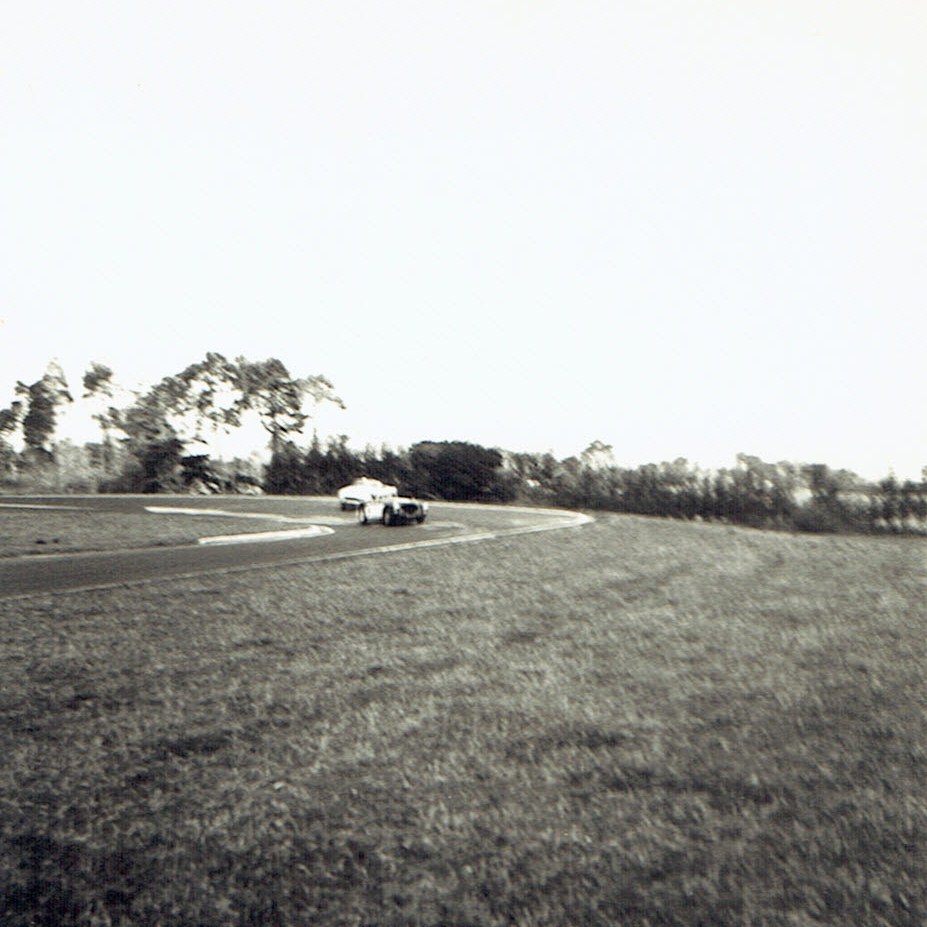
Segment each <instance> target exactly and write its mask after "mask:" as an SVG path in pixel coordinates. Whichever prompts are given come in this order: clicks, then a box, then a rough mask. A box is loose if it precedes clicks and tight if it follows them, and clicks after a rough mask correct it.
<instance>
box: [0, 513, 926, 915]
mask: <svg viewBox="0 0 927 927" xmlns="http://www.w3.org/2000/svg"><path fill="white" fill-rule="evenodd" d="M925 553H927V547H925V544H924V543H923V542H922V541H918V540H908V541H898V540H892V539H881V540H880V539H834V538H809V537H791V536H788V535H783V534H763V533H759V532H750V531H746V530H735V529H728V528H719V527H708V526H697V525H686V524H679V523H672V522H663V521H648V520H645V519H636V518H629V517H606V518H604V519H601V520H600V521H598V522H597V523H596V524H594V525H591V526H588V527H585V528H582V529H580V530H574V531H569V532H563V533H558V532H554V533H550V534H542V535H531V536H523V537H518V538H510V539H508V540H504V541H501V540H500V541H495V542H491V543H488V544H485V545H479V546H467V547H456V546H455V547H447V548H436V549H432V550H429V551H422V552H414V553H413V552H406V553H403V554H401V555H396V556H394V557H392V556H391V557H386V558H384V557H378V558H373V559H370V560H355V561H351V562H332V563H326V564H316V565H313V566H311V567H310V566H307V567H305V568H287V569H278V570H271V571H266V572H260V573H251V574H241V575H236V576H223V577H222V579H221V581H220V580H211V579H209V578H202V579H198V580H184V581H182V582H179V583H178V584H177V586H176V588H175V589H173V590H171V591H169V592H165V591H164V590H161V589H156V588H153V587H152V588H147V587H144V588H136V589H133V590H131V591H127V590H106V591H100V592H94V593H81V594H80V595H70V596H57V597H49V598H47V599H45V600H42V599H35V600H29V601H18V602H7V603H0V635H2V641H3V647H2V651H0V669H2V672H3V679H4V685H3V692H2V704H0V722H2V726H0V750H2V755H3V756H4V757H6V760H5V763H4V765H3V768H2V771H0V843H2V852H0V862H2V866H3V870H2V880H0V902H2V904H3V911H4V916H5V920H4V923H8V924H11V925H16V927H25V925H52V924H54V925H70V924H86V925H104V924H121V925H127V927H128V925H156V924H159V925H165V927H166V925H171V927H174V925H189V924H196V925H204V927H211V925H228V924H231V925H303V924H323V925H335V924H338V925H362V924H364V925H374V924H377V925H393V927H399V925H408V927H411V925H438V924H442V925H464V924H468V925H503V924H518V925H545V927H548V925H566V924H581V925H593V924H600V925H615V924H622V925H634V927H644V925H738V927H740V925H752V927H759V925H783V927H784V925H809V927H810V925H819V924H832V925H838V924H839V925H848V924H853V925H857V927H865V925H893V927H894V925H898V927H901V925H910V927H914V925H922V924H924V923H927V858H925V856H924V853H925V837H924V835H925V833H927V781H925V771H927V760H925V757H927V754H925V746H927V737H925V735H927V712H925V707H927V705H925V702H927V689H925V685H924V680H923V667H924V665H925V656H927V654H925V649H927V635H925V630H927V628H925V624H927V616H925V610H924V608H923V602H924V593H925Z"/></svg>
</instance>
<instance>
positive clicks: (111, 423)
mask: <svg viewBox="0 0 927 927" xmlns="http://www.w3.org/2000/svg"><path fill="white" fill-rule="evenodd" d="M83 385H84V394H83V397H82V398H84V399H93V398H100V399H103V400H110V401H112V399H113V371H112V370H111V369H110V368H109V367H107V366H106V364H100V363H98V362H97V361H94V362H93V363H92V364H91V365H90V366H89V367H88V368H87V370H86V371H85V372H84V378H83ZM93 420H94V421H95V422H96V423H97V424H98V425H99V426H100V432H101V433H102V435H103V460H102V463H103V472H104V473H109V472H110V471H111V470H112V467H113V456H114V455H113V439H112V431H113V430H114V429H115V428H118V424H119V410H118V409H116V408H115V407H114V406H112V405H110V406H108V407H107V408H106V409H105V410H104V411H100V412H96V413H94V414H93Z"/></svg>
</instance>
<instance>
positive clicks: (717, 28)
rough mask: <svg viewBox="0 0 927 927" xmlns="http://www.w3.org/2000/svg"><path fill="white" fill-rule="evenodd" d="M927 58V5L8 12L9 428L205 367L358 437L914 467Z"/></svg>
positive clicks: (920, 387)
mask: <svg viewBox="0 0 927 927" xmlns="http://www.w3.org/2000/svg"><path fill="white" fill-rule="evenodd" d="M925 47H927V5H925V4H924V3H923V2H921V0H912V2H908V0H890V2H888V3H885V2H862V0H838V2H828V0H820V2H815V0H748V2H743V0H699V2H698V3H693V2H691V0H635V2H631V0H609V2H601V3H599V2H582V0H571V2H554V0H549V2H545V0H537V2H528V0H520V2H516V0H511V2H506V0H496V2H492V3H488V2H479V0H467V2H456V0H447V2H438V3H435V2H413V0H404V2H388V0H377V2H351V0H338V2H316V0H301V2H274V0H269V2H266V3H260V4H257V3H253V2H248V3H244V2H237V0H223V2H221V3H220V2H203V0H184V2H157V3H132V4H126V3H123V2H77V3H65V2H55V3H48V2H42V0H35V2H33V0H30V2H28V3H27V2H25V0H9V2H7V3H6V4H5V5H4V14H3V29H2V30H0V215H2V220H0V407H2V406H4V405H6V404H7V403H8V401H9V400H10V399H12V390H13V386H14V384H15V382H16V381H17V380H23V381H26V382H32V381H33V380H36V379H38V378H39V377H40V376H41V375H42V373H43V372H44V370H45V367H46V365H47V364H48V362H49V361H50V360H52V359H56V360H57V361H58V362H60V364H61V365H62V366H63V368H64V370H65V372H66V374H67V376H68V378H69V381H70V382H71V385H72V388H73V390H74V392H76V393H79V392H80V378H81V375H82V373H83V371H84V370H85V369H86V368H87V366H88V365H89V364H90V363H91V362H92V361H97V362H101V363H105V364H107V365H109V366H110V367H111V368H112V369H113V370H114V371H115V375H116V379H117V380H119V381H120V382H122V383H124V384H126V385H130V386H131V385H134V384H145V383H152V382H154V381H157V380H159V379H160V378H161V377H163V376H165V375H168V374H172V373H176V372H178V371H180V370H181V369H183V368H184V367H186V366H187V365H188V364H190V363H193V362H194V361H196V360H199V359H201V358H202V357H203V356H204V355H205V353H206V352H207V351H215V352H219V353H222V354H225V355H226V356H228V357H237V356H240V355H243V356H246V357H248V358H249V359H252V360H257V359H263V358H267V357H278V358H280V359H281V360H283V361H284V363H286V364H287V366H288V367H289V369H290V371H291V372H292V373H293V374H294V375H300V376H302V375H309V374H324V375H325V376H327V377H328V378H329V379H330V380H331V381H332V382H333V383H334V385H335V387H336V390H337V392H338V393H339V394H340V395H341V397H342V398H343V399H344V401H345V403H346V405H347V408H346V409H345V410H344V411H340V410H336V409H334V408H328V409H320V410H318V414H317V418H316V420H315V422H316V427H317V428H318V430H319V431H320V433H322V434H323V435H325V434H346V435H348V437H349V443H350V444H351V446H354V447H357V448H362V447H364V446H365V445H366V444H368V443H372V444H375V445H379V444H380V443H382V442H386V443H388V444H390V445H391V446H393V447H403V446H406V447H407V446H409V445H410V444H412V443H414V442H415V441H419V440H464V441H472V442H475V443H479V444H483V445H486V446H494V447H501V448H505V449H509V450H516V451H536V452H546V451H551V452H553V453H554V454H555V455H556V456H558V457H565V456H568V455H572V454H579V453H580V452H581V451H582V450H583V449H584V448H585V447H586V446H587V445H589V444H590V443H591V442H592V441H594V440H599V441H603V442H605V443H606V444H610V445H612V446H613V448H614V455H615V458H616V460H617V461H618V462H619V463H621V464H622V465H627V466H636V465H638V464H641V463H647V462H659V461H663V460H673V459H676V458H678V457H685V458H687V459H689V460H690V461H691V462H692V463H695V464H699V465H701V466H705V467H716V466H731V465H733V464H734V462H735V458H736V455H737V454H738V453H741V452H743V453H748V454H755V455H757V456H759V457H762V458H763V459H764V460H769V461H779V460H791V461H795V462H823V463H827V464H829V465H831V466H833V467H838V468H840V467H846V468H848V469H851V470H854V471H856V472H857V473H859V474H861V475H863V476H869V477H872V478H878V477H881V476H884V475H886V474H887V473H888V472H889V471H890V470H893V471H894V472H895V473H896V474H897V475H898V476H899V477H904V478H908V477H911V478H914V477H918V476H919V475H920V472H921V468H922V467H923V466H924V465H925V464H927V414H925V405H927V403H925V400H927V364H925V362H924V354H925V350H924V346H925V342H927V313H925V311H924V309H925V307H924V294H925V292H927V287H925V284H927V260H925V250H927V170H925V167H927V165H925V158H927V106H925V103H927V59H925V56H924V48H925ZM77 405H78V404H75V408H74V409H73V410H72V411H71V412H69V413H68V418H67V419H66V420H65V421H63V422H62V430H63V431H67V429H68V428H70V429H71V430H72V431H73V432H74V433H75V434H78V432H79V430H80V428H81V427H83V426H81V425H80V422H79V418H80V414H82V413H80V412H79V411H78V409H77ZM85 418H86V415H85ZM92 437H93V436H92V435H91V434H88V435H86V436H85V437H84V439H85V440H86V439H87V438H92ZM264 438H266V435H265V436H263V437H259V436H256V435H254V436H252V438H248V439H247V440H252V441H253V443H257V444H259V443H260V442H261V441H262V440H263V439H264ZM224 440H225V441H226V442H227V441H228V440H230V439H224ZM237 440H241V441H245V436H239V437H238V439H237ZM226 450H227V447H226Z"/></svg>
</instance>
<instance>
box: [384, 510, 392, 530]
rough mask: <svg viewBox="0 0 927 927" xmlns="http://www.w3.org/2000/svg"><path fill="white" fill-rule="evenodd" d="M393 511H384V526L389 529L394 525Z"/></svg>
mask: <svg viewBox="0 0 927 927" xmlns="http://www.w3.org/2000/svg"><path fill="white" fill-rule="evenodd" d="M393 521H394V519H393V510H392V509H391V508H389V507H387V508H385V509H383V524H384V525H386V526H387V527H388V528H389V527H391V526H392V524H393Z"/></svg>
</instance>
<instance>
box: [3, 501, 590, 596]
mask: <svg viewBox="0 0 927 927" xmlns="http://www.w3.org/2000/svg"><path fill="white" fill-rule="evenodd" d="M10 505H14V506H16V507H17V508H20V507H27V508H33V507H34V508H54V509H58V510H59V511H67V512H70V513H71V514H72V515H73V517H75V518H79V517H80V516H81V514H82V513H87V512H103V513H111V514H118V513H132V514H138V513H147V514H148V515H150V517H151V518H196V514H193V512H194V511H200V512H201V513H202V514H205V513H206V510H221V511H222V512H223V513H226V514H229V515H230V516H234V515H244V516H249V517H251V518H254V517H256V516H259V515H264V514H270V515H275V516H277V517H281V516H282V517H285V518H286V519H287V522H286V524H281V525H280V527H281V528H293V529H294V530H296V529H299V528H300V527H302V528H306V527H308V526H310V525H318V526H320V527H322V528H323V529H325V531H324V533H318V534H315V535H314V536H311V537H289V536H285V537H283V538H281V537H280V532H274V534H276V535H277V539H276V540H272V541H270V540H266V539H265V538H262V537H261V535H260V534H249V535H247V536H246V535H244V534H240V535H237V536H236V537H235V539H234V541H233V542H223V543H198V544H184V545H177V546H158V547H146V548H131V549H121V550H106V551H99V552H92V553H70V554H34V555H27V556H19V557H9V558H0V598H16V597H20V596H30V595H38V594H43V593H52V592H73V591H79V590H89V589H100V588H107V587H114V586H126V585H132V584H135V583H143V582H164V581H166V580H170V579H176V578H179V577H183V576H195V575H199V574H203V573H223V572H238V571H242V570H254V569H260V568H262V567H264V568H266V567H273V566H282V565H286V564H294V565H295V564H308V563H314V562H316V563H317V562H323V561H326V560H340V559H346V558H350V557H363V556H373V555H377V554H392V555H396V554H401V553H402V552H403V551H407V550H415V549H420V548H426V547H433V546H439V545H446V544H458V543H476V542H480V541H488V540H492V539H494V538H499V537H506V536H510V535H515V534H525V533H530V532H536V531H549V530H555V529H563V528H571V527H577V526H579V525H581V524H584V523H585V522H588V521H590V519H589V518H588V517H586V516H583V515H580V514H578V513H576V512H568V511H561V510H551V509H524V508H515V507H510V506H483V505H466V504H460V505H457V504H453V503H434V504H432V505H431V508H430V511H429V514H428V520H427V521H426V522H425V524H423V525H408V526H401V527H393V528H387V527H385V526H383V525H380V524H371V525H367V526H361V525H359V524H358V523H357V521H356V518H355V516H354V513H352V512H345V513H342V512H341V511H340V509H339V506H338V503H337V502H336V501H335V500H334V499H332V498H307V497H280V496H272V497H258V498H253V497H240V496H234V497H227V496H212V497H201V496H200V497H189V496H183V497H179V496H171V497H168V496H79V497H75V496H66V497H53V496H35V497H19V496H16V497H13V496H7V497H0V518H2V514H3V507H5V506H10ZM155 509H171V510H173V511H170V512H168V511H164V512H157V511H153V510H155ZM178 509H187V510H191V513H189V514H185V513H181V512H179V511H177V510H178ZM236 530H244V529H243V526H242V524H241V523H239V524H238V525H236Z"/></svg>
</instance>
